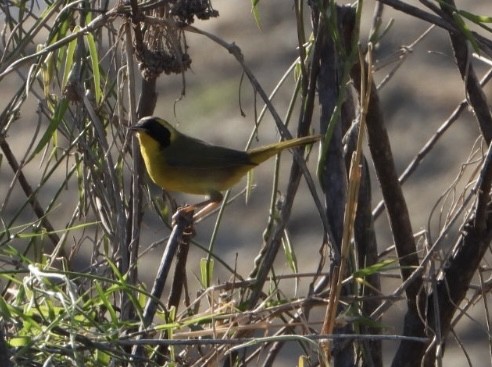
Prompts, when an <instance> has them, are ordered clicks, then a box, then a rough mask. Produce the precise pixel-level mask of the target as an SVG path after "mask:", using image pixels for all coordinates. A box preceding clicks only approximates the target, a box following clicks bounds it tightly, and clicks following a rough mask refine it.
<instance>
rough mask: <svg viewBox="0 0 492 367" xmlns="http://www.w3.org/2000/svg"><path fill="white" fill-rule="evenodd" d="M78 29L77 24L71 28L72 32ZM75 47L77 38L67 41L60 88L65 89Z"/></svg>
mask: <svg viewBox="0 0 492 367" xmlns="http://www.w3.org/2000/svg"><path fill="white" fill-rule="evenodd" d="M79 30H80V27H79V26H76V27H75V28H74V30H73V33H76V32H78V31H79ZM76 47H77V39H74V40H72V41H70V42H69V44H68V46H67V52H66V54H65V66H64V69H63V79H62V90H63V89H65V86H66V85H67V82H68V76H69V75H70V71H71V70H72V66H73V55H74V53H75V48H76Z"/></svg>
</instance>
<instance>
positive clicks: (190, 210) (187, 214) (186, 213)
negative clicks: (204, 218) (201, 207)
mask: <svg viewBox="0 0 492 367" xmlns="http://www.w3.org/2000/svg"><path fill="white" fill-rule="evenodd" d="M194 213H195V206H194V205H188V204H186V205H185V206H180V207H179V208H178V209H176V212H175V213H174V214H173V216H172V222H171V225H172V226H173V227H174V226H175V225H176V223H177V222H178V221H179V220H180V219H181V218H185V219H186V220H190V223H191V224H193V218H194V217H193V214H194ZM189 218H191V219H189Z"/></svg>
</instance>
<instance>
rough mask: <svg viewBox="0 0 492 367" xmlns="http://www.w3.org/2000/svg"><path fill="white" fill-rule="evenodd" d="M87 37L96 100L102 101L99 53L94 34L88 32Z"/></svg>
mask: <svg viewBox="0 0 492 367" xmlns="http://www.w3.org/2000/svg"><path fill="white" fill-rule="evenodd" d="M85 38H86V39H87V44H88V45H89V53H90V55H91V64H92V77H93V79H94V93H95V97H96V102H97V103H100V102H101V101H102V97H103V92H102V89H101V73H100V72H99V55H98V53H97V47H96V42H95V41H94V36H93V35H92V34H90V33H89V34H86V35H85Z"/></svg>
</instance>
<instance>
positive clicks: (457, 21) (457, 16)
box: [453, 11, 480, 54]
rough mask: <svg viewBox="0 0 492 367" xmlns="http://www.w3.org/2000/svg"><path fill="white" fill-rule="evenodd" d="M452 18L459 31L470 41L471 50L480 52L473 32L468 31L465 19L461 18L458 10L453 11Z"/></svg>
mask: <svg viewBox="0 0 492 367" xmlns="http://www.w3.org/2000/svg"><path fill="white" fill-rule="evenodd" d="M453 19H454V22H455V24H456V26H457V27H458V28H459V29H460V31H461V32H462V33H463V35H464V36H465V38H466V39H467V40H468V41H469V42H470V44H471V46H472V47H473V50H474V51H475V52H476V53H477V54H480V48H479V47H478V43H477V40H476V39H475V37H474V36H473V33H472V32H471V31H470V29H469V28H468V26H467V25H466V23H465V21H464V20H463V18H462V17H461V16H460V14H459V13H458V12H456V11H455V12H453Z"/></svg>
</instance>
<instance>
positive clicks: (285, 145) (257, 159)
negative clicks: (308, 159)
mask: <svg viewBox="0 0 492 367" xmlns="http://www.w3.org/2000/svg"><path fill="white" fill-rule="evenodd" d="M320 139H321V135H309V136H303V137H301V138H295V139H290V140H285V141H281V142H279V143H273V144H270V145H266V146H263V147H259V148H253V149H250V150H248V155H249V158H250V159H251V161H252V162H254V163H255V164H260V163H262V162H264V161H266V160H267V159H268V158H270V157H272V156H274V155H275V154H278V153H280V152H281V151H282V150H284V149H289V148H294V147H298V146H302V145H307V144H313V143H316V142H317V141H318V140H320Z"/></svg>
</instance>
